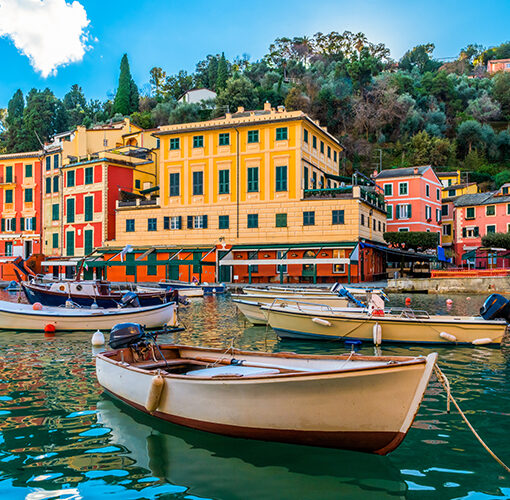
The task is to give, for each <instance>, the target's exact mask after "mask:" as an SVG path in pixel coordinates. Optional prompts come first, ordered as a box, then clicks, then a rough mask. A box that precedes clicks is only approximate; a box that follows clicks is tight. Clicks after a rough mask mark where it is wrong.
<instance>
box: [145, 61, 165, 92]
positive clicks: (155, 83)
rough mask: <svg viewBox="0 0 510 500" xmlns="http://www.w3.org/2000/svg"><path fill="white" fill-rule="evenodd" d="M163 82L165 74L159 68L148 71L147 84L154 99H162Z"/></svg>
mask: <svg viewBox="0 0 510 500" xmlns="http://www.w3.org/2000/svg"><path fill="white" fill-rule="evenodd" d="M165 80H166V73H165V72H164V71H163V70H162V69H161V68H159V67H154V68H152V69H151V70H150V79H149V84H150V86H151V92H152V95H154V96H155V97H162V95H163V85H164V83H165Z"/></svg>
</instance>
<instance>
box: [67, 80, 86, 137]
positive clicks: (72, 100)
mask: <svg viewBox="0 0 510 500" xmlns="http://www.w3.org/2000/svg"><path fill="white" fill-rule="evenodd" d="M62 102H63V105H64V108H65V110H66V112H67V121H68V125H69V126H70V127H72V128H74V127H76V126H77V125H81V124H82V123H83V120H84V119H85V117H86V116H87V115H88V108H87V100H86V98H85V94H84V93H83V90H82V88H81V87H80V86H79V85H78V84H74V85H73V86H72V87H71V90H70V91H69V92H68V93H67V94H66V95H65V96H64V99H63V101H62Z"/></svg>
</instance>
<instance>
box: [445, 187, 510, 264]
mask: <svg viewBox="0 0 510 500" xmlns="http://www.w3.org/2000/svg"><path fill="white" fill-rule="evenodd" d="M508 188H509V185H508V184H505V185H503V186H502V187H501V189H500V190H499V191H491V192H487V193H476V194H465V195H463V196H459V197H458V198H456V199H455V200H454V202H453V205H454V211H455V212H454V231H453V232H454V240H453V248H454V252H455V263H456V264H457V265H458V266H460V265H463V264H465V263H466V261H468V260H469V261H470V262H471V263H472V264H474V258H475V257H474V252H473V251H474V250H476V249H477V248H479V247H481V246H482V237H483V236H485V235H486V234H488V233H506V232H509V231H510V194H509V193H508V191H509V189H508ZM469 255H472V258H470V257H469Z"/></svg>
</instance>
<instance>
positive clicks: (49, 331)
mask: <svg viewBox="0 0 510 500" xmlns="http://www.w3.org/2000/svg"><path fill="white" fill-rule="evenodd" d="M44 333H45V334H49V335H52V334H54V333H55V325H54V324H53V323H48V324H47V325H46V326H45V327H44Z"/></svg>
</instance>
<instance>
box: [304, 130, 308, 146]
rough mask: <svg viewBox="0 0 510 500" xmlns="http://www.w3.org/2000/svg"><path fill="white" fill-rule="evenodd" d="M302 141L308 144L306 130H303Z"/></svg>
mask: <svg viewBox="0 0 510 500" xmlns="http://www.w3.org/2000/svg"><path fill="white" fill-rule="evenodd" d="M303 141H305V142H306V143H307V144H308V130H306V128H305V129H304V130H303Z"/></svg>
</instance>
